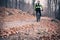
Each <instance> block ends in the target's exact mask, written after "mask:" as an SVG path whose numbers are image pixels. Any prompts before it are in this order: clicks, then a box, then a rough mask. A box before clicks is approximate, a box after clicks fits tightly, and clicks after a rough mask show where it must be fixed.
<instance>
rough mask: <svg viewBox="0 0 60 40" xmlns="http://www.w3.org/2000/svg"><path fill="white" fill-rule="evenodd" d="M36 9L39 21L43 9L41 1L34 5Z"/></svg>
mask: <svg viewBox="0 0 60 40" xmlns="http://www.w3.org/2000/svg"><path fill="white" fill-rule="evenodd" d="M34 10H35V11H36V19H37V22H39V21H40V17H41V11H43V9H42V5H41V4H40V1H38V2H37V3H36V4H35V5H34Z"/></svg>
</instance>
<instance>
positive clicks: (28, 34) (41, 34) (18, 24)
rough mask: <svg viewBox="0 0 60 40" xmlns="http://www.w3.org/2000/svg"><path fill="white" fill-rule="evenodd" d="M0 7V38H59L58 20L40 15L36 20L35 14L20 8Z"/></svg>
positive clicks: (46, 39) (52, 39)
mask: <svg viewBox="0 0 60 40" xmlns="http://www.w3.org/2000/svg"><path fill="white" fill-rule="evenodd" d="M0 9H1V10H0V25H1V26H0V39H1V40H60V21H59V20H57V19H53V18H49V17H41V20H40V22H36V18H35V16H33V15H30V14H28V13H26V12H23V11H21V10H17V9H10V8H0ZM2 9H4V11H3V10H2ZM1 13H2V14H1ZM1 37H2V38H1Z"/></svg>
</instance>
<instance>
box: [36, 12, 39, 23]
mask: <svg viewBox="0 0 60 40" xmlns="http://www.w3.org/2000/svg"><path fill="white" fill-rule="evenodd" d="M38 19H39V16H38V11H36V21H37V22H38Z"/></svg>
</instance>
